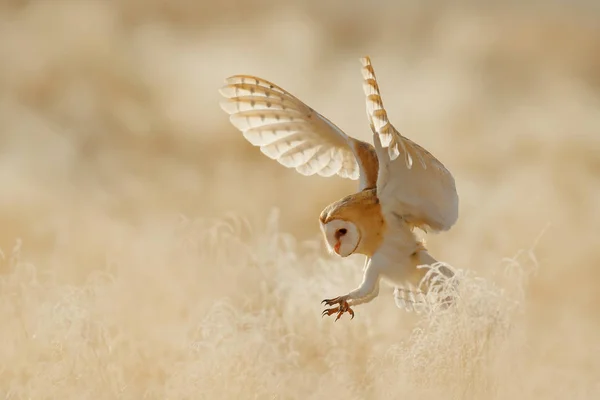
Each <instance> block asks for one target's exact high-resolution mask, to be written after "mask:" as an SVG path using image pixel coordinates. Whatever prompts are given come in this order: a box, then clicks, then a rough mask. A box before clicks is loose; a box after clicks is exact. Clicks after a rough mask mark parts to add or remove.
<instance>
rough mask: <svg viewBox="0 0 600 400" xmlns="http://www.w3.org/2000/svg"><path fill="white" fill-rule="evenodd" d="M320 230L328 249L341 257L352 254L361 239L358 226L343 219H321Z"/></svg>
mask: <svg viewBox="0 0 600 400" xmlns="http://www.w3.org/2000/svg"><path fill="white" fill-rule="evenodd" d="M321 232H323V236H324V237H325V243H327V248H328V249H329V251H330V252H334V253H335V254H337V255H339V256H341V257H348V256H349V255H351V254H353V253H354V252H355V251H356V249H357V247H358V245H359V243H360V239H361V233H360V230H359V229H358V227H357V226H356V225H355V224H354V223H352V222H350V221H346V220H343V219H330V220H328V221H325V222H323V221H321Z"/></svg>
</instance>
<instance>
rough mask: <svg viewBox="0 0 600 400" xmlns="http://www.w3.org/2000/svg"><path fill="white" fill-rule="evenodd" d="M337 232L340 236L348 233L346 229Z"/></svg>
mask: <svg viewBox="0 0 600 400" xmlns="http://www.w3.org/2000/svg"><path fill="white" fill-rule="evenodd" d="M338 232H339V233H340V235H345V234H346V233H348V230H347V229H346V228H342V229H340V230H339V231H338Z"/></svg>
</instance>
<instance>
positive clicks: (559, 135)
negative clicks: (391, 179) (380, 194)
mask: <svg viewBox="0 0 600 400" xmlns="http://www.w3.org/2000/svg"><path fill="white" fill-rule="evenodd" d="M350 4H351V2H350V3H349V2H347V1H346V2H343V1H333V2H317V1H315V0H308V1H307V2H305V3H300V2H294V3H292V2H272V1H268V0H264V1H258V2H253V3H250V2H244V1H241V0H225V1H220V2H214V3H211V4H210V5H208V3H207V2H192V1H185V0H180V1H173V2H165V1H160V0H145V1H141V0H124V1H120V2H116V1H112V2H111V1H79V2H75V1H67V0H64V1H62V0H61V1H59V0H56V1H52V2H49V1H48V2H42V1H39V2H27V1H4V2H1V3H0V188H2V195H1V196H0V204H1V207H0V249H1V253H0V320H1V321H2V324H0V342H1V345H0V398H6V399H46V398H47V399H88V398H89V399H105V398H106V399H108V398H123V399H143V398H147V399H150V398H156V399H159V398H160V399H211V400H213V399H215V400H216V399H337V398H345V399H384V398H385V399H391V398H394V399H395V398H409V397H410V398H417V399H438V398H445V399H566V398H568V399H596V398H598V397H599V396H600V346H599V345H598V340H597V339H598V334H599V333H600V313H599V312H598V310H599V307H600V292H599V291H597V290H595V286H596V279H599V278H600V270H599V269H598V266H599V265H600V247H599V246H598V245H599V244H600V230H599V229H598V226H599V225H600V185H599V184H598V182H599V180H600V24H599V23H598V21H599V20H600V10H598V7H597V5H595V4H594V2H585V1H576V2H570V3H568V4H569V5H568V6H567V2H566V1H565V2H560V1H556V2H552V3H550V2H549V3H548V4H545V5H543V6H542V3H541V2H530V4H529V5H527V6H525V5H523V4H521V3H518V2H508V3H503V4H504V5H502V6H500V5H496V6H493V7H492V6H490V5H486V4H488V2H479V3H478V4H479V5H478V6H475V5H473V4H474V2H463V3H461V4H462V5H461V6H454V7H450V6H448V5H445V4H442V3H441V2H439V4H438V2H435V3H431V5H430V6H429V7H425V6H420V5H417V3H416V2H408V1H399V2H396V3H394V5H392V2H387V1H383V0H382V1H374V2H371V3H362V4H355V5H350ZM490 4H491V3H490ZM363 55H369V56H370V57H371V59H372V61H373V64H374V67H375V69H376V72H377V76H378V79H379V80H380V85H381V88H382V94H383V98H384V101H385V104H386V107H387V108H388V112H389V114H390V117H391V119H392V121H393V123H394V124H395V125H396V126H397V127H398V128H400V129H401V130H402V131H403V133H404V134H406V135H407V136H409V137H410V138H412V139H414V140H416V141H417V142H419V143H420V144H422V145H423V146H425V147H426V148H428V149H429V150H431V151H432V152H433V153H434V154H435V155H436V156H437V157H438V158H440V159H441V160H442V162H444V164H445V165H446V166H447V167H448V168H449V169H450V170H451V171H452V172H453V173H454V175H455V177H456V181H457V187H458V190H459V195H460V201H461V203H460V218H459V221H458V223H457V225H456V226H455V227H454V228H453V229H452V230H451V231H450V232H447V233H444V234H440V235H435V236H430V237H428V244H429V247H430V249H431V252H432V253H433V254H434V256H436V258H438V259H440V260H443V261H445V262H447V263H448V264H450V265H452V266H454V267H455V268H457V269H458V270H459V271H460V272H461V274H462V276H463V284H462V287H463V288H464V289H465V290H464V298H463V299H462V301H461V303H460V304H459V306H458V307H456V308H454V309H451V310H450V311H447V312H434V313H431V314H429V315H421V316H419V315H415V314H412V313H407V312H404V311H403V310H400V309H398V308H396V306H395V305H394V301H393V297H392V291H391V289H388V288H384V290H382V291H381V294H380V296H379V297H378V298H377V299H375V300H374V301H373V302H371V303H369V304H366V305H363V306H359V307H357V308H356V310H355V311H356V317H355V318H354V319H353V320H350V319H349V318H347V317H343V318H342V319H341V320H340V321H337V322H336V323H333V320H332V319H327V318H323V319H322V318H321V311H322V305H321V304H320V301H321V300H322V299H323V298H326V297H331V296H336V295H339V294H342V293H345V292H346V291H347V290H349V289H352V288H353V287H354V286H355V285H357V284H358V283H359V281H360V274H361V267H362V263H363V261H364V260H363V258H362V257H360V256H356V257H350V258H348V259H339V258H335V257H333V256H330V255H328V254H327V253H326V251H325V249H324V246H323V243H322V241H321V238H320V236H319V235H320V233H319V231H318V215H319V212H320V211H321V209H322V208H323V207H324V206H326V205H327V204H329V203H330V202H332V201H334V200H337V199H338V198H340V197H342V196H344V195H346V194H348V193H349V192H351V191H353V190H355V188H356V182H351V181H345V180H341V179H339V178H327V179H326V178H320V177H304V176H301V175H300V174H298V173H296V172H295V171H293V170H287V169H285V168H283V167H282V166H280V165H279V164H277V163H276V162H274V161H272V160H269V159H268V158H266V157H264V156H263V155H262V154H261V153H260V151H259V150H258V149H256V148H253V147H252V146H251V145H250V144H248V143H247V142H246V141H245V140H244V139H243V138H242V136H241V134H240V133H239V132H238V131H237V130H236V129H235V128H234V127H233V126H231V124H229V122H228V119H227V115H226V114H225V113H224V112H222V111H221V109H220V108H219V105H218V102H219V100H220V96H219V93H218V88H219V87H220V86H221V85H222V84H223V82H224V78H225V77H227V76H229V75H232V74H237V73H246V74H255V75H258V76H261V77H264V78H266V79H268V80H271V81H273V82H275V83H277V84H279V85H280V86H282V87H284V88H285V89H287V90H289V91H291V92H292V93H294V94H295V95H297V96H298V97H299V98H301V99H303V100H304V101H306V102H307V103H308V104H309V105H311V106H312V107H313V108H315V109H317V110H319V111H320V112H321V113H323V114H324V115H326V116H327V117H328V118H330V119H331V120H332V121H334V122H335V123H336V124H337V125H338V126H340V127H341V128H342V129H344V130H345V131H346V132H347V133H348V134H350V135H353V136H355V137H359V138H361V139H369V137H370V134H369V128H368V124H367V120H366V113H365V108H364V107H365V106H364V99H363V95H362V87H361V75H360V63H359V62H358V59H359V57H361V56H363Z"/></svg>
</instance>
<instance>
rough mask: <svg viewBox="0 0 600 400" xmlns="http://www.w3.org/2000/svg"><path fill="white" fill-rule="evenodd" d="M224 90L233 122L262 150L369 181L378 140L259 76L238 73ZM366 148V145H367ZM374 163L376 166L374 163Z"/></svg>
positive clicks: (314, 170)
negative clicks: (349, 130) (353, 132)
mask: <svg viewBox="0 0 600 400" xmlns="http://www.w3.org/2000/svg"><path fill="white" fill-rule="evenodd" d="M226 83H227V84H226V85H225V86H224V87H222V88H221V89H220V90H219V91H220V93H221V95H222V96H224V97H225V98H226V99H225V100H224V101H222V102H221V103H220V105H221V108H222V109H223V110H224V111H225V112H227V113H228V114H229V115H230V117H229V119H230V121H231V123H232V124H233V125H234V126H235V127H236V128H237V129H239V130H240V131H241V132H242V133H243V135H244V138H246V140H248V141H249V142H250V143H251V144H252V145H254V146H257V147H260V150H261V152H262V153H264V154H265V155H266V156H268V157H269V158H271V159H273V160H276V161H277V162H279V163H280V164H281V165H283V166H285V167H287V168H295V169H296V171H298V172H299V173H301V174H303V175H314V174H318V175H321V176H324V177H329V176H333V175H336V174H337V175H339V176H340V177H342V178H348V179H352V180H356V179H359V178H361V183H360V188H361V189H362V188H364V187H366V186H369V182H367V180H368V179H367V176H368V175H370V176H372V179H371V180H372V181H373V182H371V185H372V186H374V185H375V179H376V174H377V172H376V166H375V172H374V173H369V172H370V171H368V170H367V169H369V167H370V165H369V163H368V160H366V162H362V158H364V157H361V153H362V154H364V153H365V149H366V153H371V152H372V153H373V155H372V157H373V158H375V159H376V155H375V151H374V148H373V146H371V145H370V144H368V143H365V142H362V141H360V140H357V139H354V138H352V137H350V136H348V135H346V134H345V133H344V132H343V131H342V130H341V129H340V128H338V127H337V126H336V125H335V124H333V123H332V122H331V121H329V120H328V119H327V118H325V117H324V116H323V115H321V114H319V113H318V112H316V111H315V110H313V109H312V108H311V107H309V106H308V105H306V104H305V103H304V102H302V101H301V100H299V99H298V98H296V97H295V96H294V95H292V94H291V93H289V92H287V91H286V90H284V89H282V88H281V87H279V86H277V85H275V84H273V83H271V82H269V81H267V80H265V79H262V78H258V77H255V76H249V75H234V76H231V77H229V78H227V79H226ZM361 150H362V151H361ZM371 169H372V168H371Z"/></svg>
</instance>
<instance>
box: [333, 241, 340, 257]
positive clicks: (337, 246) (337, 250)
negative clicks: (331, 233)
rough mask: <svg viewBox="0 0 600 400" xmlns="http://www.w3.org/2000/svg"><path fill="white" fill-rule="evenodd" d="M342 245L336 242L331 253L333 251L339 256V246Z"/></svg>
mask: <svg viewBox="0 0 600 400" xmlns="http://www.w3.org/2000/svg"><path fill="white" fill-rule="evenodd" d="M341 245H342V242H337V243H336V244H335V246H333V251H335V252H336V253H337V254H338V255H339V254H340V246H341Z"/></svg>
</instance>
